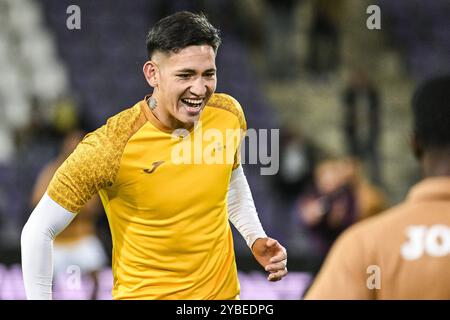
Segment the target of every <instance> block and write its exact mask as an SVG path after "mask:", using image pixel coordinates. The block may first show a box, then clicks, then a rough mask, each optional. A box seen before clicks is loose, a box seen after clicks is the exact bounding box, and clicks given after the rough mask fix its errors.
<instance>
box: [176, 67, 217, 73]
mask: <svg viewBox="0 0 450 320" xmlns="http://www.w3.org/2000/svg"><path fill="white" fill-rule="evenodd" d="M175 72H176V73H196V72H197V71H196V70H194V69H189V68H185V69H180V70H176V71H175ZM206 72H216V69H215V68H211V69H208V70H205V72H203V73H206Z"/></svg>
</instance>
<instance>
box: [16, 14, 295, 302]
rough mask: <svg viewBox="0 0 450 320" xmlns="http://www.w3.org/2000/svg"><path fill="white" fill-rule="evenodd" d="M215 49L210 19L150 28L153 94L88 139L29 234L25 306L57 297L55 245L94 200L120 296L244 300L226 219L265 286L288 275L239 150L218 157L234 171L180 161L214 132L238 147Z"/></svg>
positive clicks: (239, 128)
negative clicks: (179, 152)
mask: <svg viewBox="0 0 450 320" xmlns="http://www.w3.org/2000/svg"><path fill="white" fill-rule="evenodd" d="M220 41H221V40H220V37H219V34H218V30H217V29H215V28H214V27H213V26H212V25H211V24H210V23H209V22H208V21H207V19H206V18H205V17H204V16H203V15H197V14H192V13H189V12H179V13H176V14H173V15H171V16H169V17H166V18H164V19H162V20H160V21H159V22H158V23H156V25H155V26H154V27H153V28H152V29H151V30H150V32H149V34H148V37H147V50H148V55H149V61H147V62H146V63H145V64H144V67H143V71H144V75H145V78H146V80H147V82H148V83H149V85H150V86H151V87H152V88H153V93H152V94H151V95H148V96H146V97H145V98H144V99H143V100H141V101H139V102H138V103H137V104H136V105H134V106H133V107H131V108H129V109H127V110H124V111H123V112H121V113H119V114H117V115H116V116H113V117H112V118H110V119H108V121H107V123H106V124H105V125H104V126H102V127H101V128H99V129H97V130H96V131H94V132H92V133H90V134H88V135H87V136H86V137H85V138H84V139H83V141H82V142H81V143H80V144H79V145H78V147H77V149H76V150H75V151H74V152H73V153H72V154H71V155H70V156H69V158H68V159H67V160H66V161H65V162H64V163H63V165H61V167H60V168H59V169H58V171H57V172H56V173H55V175H54V177H53V179H52V181H51V182H50V185H49V186H48V189H47V192H46V194H45V195H44V197H43V198H42V199H41V201H40V202H39V204H38V205H37V206H36V208H35V209H34V211H33V212H32V214H31V216H30V218H29V220H28V222H27V223H26V225H25V227H24V229H23V232H22V268H23V275H24V283H25V289H26V293H27V297H28V298H29V299H51V297H52V290H51V289H52V245H53V239H54V237H55V236H56V235H57V234H58V233H59V232H61V231H62V230H63V229H64V228H65V227H66V226H67V225H68V224H69V223H70V222H71V221H72V219H73V218H74V217H75V215H76V214H77V213H78V212H79V210H80V209H81V208H82V207H83V205H84V204H85V203H86V202H87V201H88V200H89V199H90V198H91V197H92V196H93V195H94V194H96V193H99V194H100V197H101V199H102V202H103V206H104V208H105V211H106V213H107V216H108V221H109V225H110V229H111V234H112V241H113V255H112V256H113V261H112V269H113V274H114V288H113V298H114V299H236V298H238V297H239V282H238V278H237V269H236V263H235V256H234V249H233V238H232V233H231V229H230V225H229V222H228V221H231V222H232V223H233V224H234V225H235V226H236V228H237V229H238V230H239V232H240V233H241V235H242V236H243V237H244V238H245V240H246V242H247V244H248V246H249V247H250V248H251V250H252V252H253V255H254V256H255V258H256V260H257V261H258V262H259V263H260V264H261V265H262V266H263V267H264V269H265V270H266V271H267V272H268V274H269V275H268V280H269V281H277V280H280V279H281V278H283V277H284V276H285V275H286V274H287V269H286V262H287V255H286V250H285V249H284V247H283V246H281V245H280V244H279V243H278V242H277V241H276V240H274V239H271V238H268V237H267V236H266V234H265V232H264V230H263V228H262V226H261V224H260V221H259V218H258V215H257V212H256V210H255V206H254V203H253V199H252V196H251V192H250V189H249V186H248V183H247V180H246V178H245V175H244V173H243V170H242V167H241V165H240V159H239V143H231V142H232V141H231V142H230V141H229V140H228V139H227V140H224V141H222V142H221V143H222V144H219V145H218V146H217V148H216V149H217V150H219V149H228V150H227V151H229V149H231V150H232V152H233V157H232V160H233V161H231V162H230V161H222V162H220V161H219V162H217V161H216V162H214V163H212V164H211V163H208V162H205V161H200V162H197V161H194V162H183V163H178V162H177V161H174V159H173V152H172V150H173V149H174V148H177V147H178V146H179V145H180V144H185V143H187V142H192V141H193V143H191V144H190V146H193V148H190V149H189V150H191V152H192V153H195V146H197V147H198V145H199V144H200V145H201V146H202V147H201V148H208V147H209V144H207V143H205V144H204V143H203V141H209V140H210V138H211V137H210V136H208V134H207V132H211V130H212V131H214V132H215V133H218V132H219V133H220V135H219V136H222V137H226V136H227V132H229V131H230V130H232V131H233V132H239V133H240V136H239V137H238V139H239V140H240V141H242V139H243V134H244V132H245V130H246V123H245V117H244V114H243V111H242V109H241V107H240V105H239V103H238V102H237V101H236V100H235V99H233V98H232V97H231V96H228V95H226V94H217V93H214V92H215V89H216V82H217V80H216V65H215V58H216V53H217V49H218V47H219V45H220ZM200 128H201V129H202V131H201V132H204V134H201V135H199V132H200ZM195 135H196V137H197V138H192V137H193V136H195ZM216 136H217V135H216ZM198 137H200V138H198ZM231 140H233V139H231ZM203 146H204V147H203ZM216 149H211V150H206V151H211V152H215V150H216ZM202 151H205V150H202ZM206 153H207V152H206ZM202 154H205V152H202ZM193 158H195V155H194V157H193Z"/></svg>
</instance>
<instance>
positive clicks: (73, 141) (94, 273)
mask: <svg viewBox="0 0 450 320" xmlns="http://www.w3.org/2000/svg"><path fill="white" fill-rule="evenodd" d="M83 135H84V133H83V132H82V131H79V130H73V131H71V132H69V133H68V134H67V136H66V137H65V139H64V143H63V146H62V148H61V151H60V153H59V155H58V157H57V158H56V159H55V160H53V161H52V162H50V163H49V164H47V165H46V166H45V167H44V169H43V170H42V171H41V173H40V174H39V177H38V180H37V182H36V184H35V186H34V190H33V193H32V198H31V207H33V208H34V207H36V205H37V204H38V202H39V200H40V199H41V198H42V196H43V195H44V193H45V191H46V189H47V186H48V184H49V183H50V180H51V179H52V177H53V174H54V173H55V172H56V170H57V169H58V168H59V167H60V166H61V164H62V163H63V162H64V161H65V160H66V158H67V157H68V156H69V155H70V154H71V153H72V151H73V150H75V148H76V146H77V145H78V143H79V142H80V141H81V140H82V138H83ZM102 211H103V210H102V208H101V205H100V201H99V197H98V196H97V195H96V196H94V197H93V198H91V199H90V200H89V201H88V202H87V203H86V205H85V206H84V208H83V209H82V210H81V211H80V213H79V214H78V215H77V217H76V218H75V219H74V220H73V221H72V223H71V224H70V225H69V226H68V227H67V228H66V229H65V230H64V231H63V232H62V233H61V234H60V235H58V237H57V238H56V239H55V242H54V255H53V258H54V276H56V277H59V276H61V277H63V276H64V275H65V276H67V272H68V267H70V266H77V267H79V268H80V270H81V273H82V275H85V274H87V275H89V276H90V277H91V279H92V281H93V284H94V287H93V290H92V295H91V297H90V298H91V299H92V300H95V299H96V297H97V291H98V273H99V272H100V271H101V270H102V268H103V267H104V266H105V265H106V262H107V257H106V254H105V252H104V249H103V245H102V243H101V241H100V240H99V239H98V238H97V236H96V221H97V220H98V217H99V213H101V212H102Z"/></svg>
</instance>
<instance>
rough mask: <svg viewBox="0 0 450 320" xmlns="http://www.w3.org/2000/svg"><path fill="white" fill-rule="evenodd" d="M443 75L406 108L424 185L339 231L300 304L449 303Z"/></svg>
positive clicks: (449, 148) (447, 90)
mask: <svg viewBox="0 0 450 320" xmlns="http://www.w3.org/2000/svg"><path fill="white" fill-rule="evenodd" d="M449 101H450V76H441V77H437V78H434V79H432V80H429V81H428V82H426V83H424V84H423V85H422V86H420V87H419V88H418V89H417V90H416V92H415V95H414V98H413V101H412V110H413V117H414V128H413V137H412V147H413V152H414V154H415V156H416V157H417V158H418V159H419V160H420V163H421V167H422V170H423V174H424V176H425V178H424V179H423V180H422V181H420V182H419V183H418V184H417V185H415V186H414V187H413V188H412V189H411V191H410V193H409V195H408V197H407V199H406V200H405V201H404V202H403V203H401V204H399V205H397V206H395V207H393V208H391V209H390V210H387V211H386V212H384V213H382V214H380V215H377V216H374V217H373V218H368V219H367V220H364V221H362V222H360V223H357V224H356V225H353V226H352V227H350V228H349V229H347V230H346V231H345V232H344V234H343V235H342V236H341V237H340V238H339V239H338V240H337V241H336V243H335V244H334V246H333V247H332V249H331V251H330V253H329V255H328V257H327V259H326V261H325V263H324V266H323V267H322V270H321V271H320V272H319V275H318V277H317V279H316V280H315V282H314V283H313V285H312V287H311V288H310V290H309V291H308V293H307V294H306V299H450V273H449V269H450V106H449Z"/></svg>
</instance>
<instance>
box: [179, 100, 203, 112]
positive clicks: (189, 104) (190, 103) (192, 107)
mask: <svg viewBox="0 0 450 320" xmlns="http://www.w3.org/2000/svg"><path fill="white" fill-rule="evenodd" d="M181 101H182V102H183V104H184V106H185V108H186V110H187V111H188V112H191V113H197V112H199V111H200V110H201V108H202V105H203V101H204V99H188V98H184V99H181Z"/></svg>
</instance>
